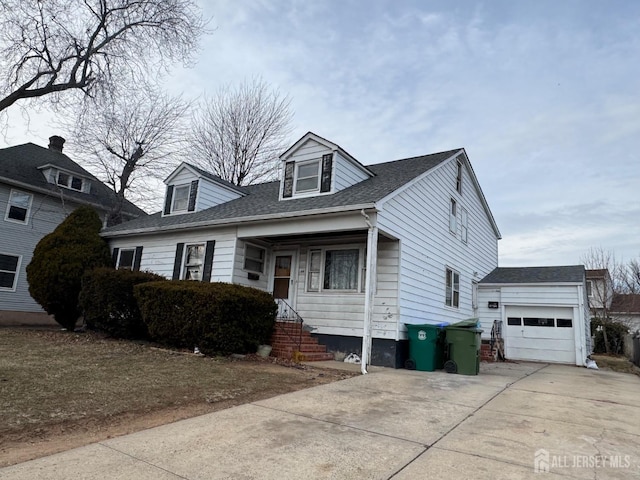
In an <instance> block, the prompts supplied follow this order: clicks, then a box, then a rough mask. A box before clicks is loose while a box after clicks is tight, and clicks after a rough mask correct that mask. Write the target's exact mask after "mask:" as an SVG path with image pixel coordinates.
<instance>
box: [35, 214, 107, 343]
mask: <svg viewBox="0 0 640 480" xmlns="http://www.w3.org/2000/svg"><path fill="white" fill-rule="evenodd" d="M101 229H102V221H101V220H100V217H99V216H98V214H97V213H96V211H95V210H93V209H92V208H90V207H79V208H77V209H76V210H74V211H73V212H71V214H70V215H69V216H68V217H67V218H66V219H65V220H64V221H63V222H62V223H61V224H60V225H58V226H57V227H56V229H55V230H54V231H53V232H51V233H50V234H48V235H46V236H44V237H42V239H41V240H40V241H39V242H38V244H37V245H36V248H35V250H34V251H33V258H32V259H31V263H29V265H27V282H28V283H29V293H30V294H31V296H32V297H33V298H34V300H35V301H36V302H38V303H39V304H40V305H42V308H44V310H45V311H46V312H47V313H48V314H50V315H53V318H54V319H55V320H56V322H58V323H59V324H60V325H62V326H63V327H64V328H66V329H67V330H69V331H73V330H74V329H75V326H76V322H77V320H78V318H79V317H80V314H81V311H80V308H79V306H78V296H79V295H80V288H81V285H82V276H83V275H84V273H85V272H86V271H88V270H91V269H93V268H96V267H106V266H108V265H110V264H111V256H110V254H109V247H108V246H107V243H106V242H105V241H104V240H103V239H102V238H101V237H100V235H99V233H100V230H101Z"/></svg>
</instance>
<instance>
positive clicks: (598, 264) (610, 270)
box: [581, 247, 621, 353]
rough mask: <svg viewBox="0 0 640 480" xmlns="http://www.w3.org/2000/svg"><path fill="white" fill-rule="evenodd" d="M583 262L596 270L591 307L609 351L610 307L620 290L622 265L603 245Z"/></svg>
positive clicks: (590, 300) (590, 268)
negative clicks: (600, 326) (608, 326)
mask: <svg viewBox="0 0 640 480" xmlns="http://www.w3.org/2000/svg"><path fill="white" fill-rule="evenodd" d="M581 260H582V263H583V264H584V266H585V268H586V269H587V270H594V271H596V272H595V273H596V276H595V277H594V278H592V279H591V280H588V281H590V282H591V295H590V297H589V309H590V311H591V315H592V316H593V318H595V319H597V320H599V321H600V323H601V325H602V335H603V337H604V345H605V350H606V353H609V339H608V336H607V324H609V323H610V322H611V316H610V309H611V302H612V301H613V296H614V294H615V293H617V292H618V291H619V286H620V282H619V279H620V272H621V266H620V264H619V263H618V262H617V261H616V257H615V254H614V253H613V252H611V251H609V250H605V249H604V248H602V247H592V248H590V249H589V251H588V252H587V253H586V254H585V255H583V256H582V258H581Z"/></svg>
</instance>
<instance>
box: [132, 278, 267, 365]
mask: <svg viewBox="0 0 640 480" xmlns="http://www.w3.org/2000/svg"><path fill="white" fill-rule="evenodd" d="M134 295H135V297H136V299H137V300H138V306H139V308H140V312H141V314H142V319H143V320H144V322H145V323H146V325H147V327H148V329H149V335H150V337H151V338H152V339H153V340H155V341H157V342H159V343H162V344H165V345H168V346H171V347H178V348H189V349H192V348H194V347H198V348H199V349H200V351H201V352H202V353H205V354H207V355H228V354H231V353H253V352H255V351H256V348H257V347H258V345H261V344H265V343H268V342H269V339H270V338H271V334H272V333H273V327H274V323H275V316H276V304H275V302H274V301H273V297H272V296H271V295H270V294H268V293H266V292H263V291H262V290H257V289H255V288H251V287H244V286H242V285H233V284H229V283H202V282H193V281H185V280H183V281H170V282H157V283H156V282H153V283H145V284H143V285H136V286H135V287H134Z"/></svg>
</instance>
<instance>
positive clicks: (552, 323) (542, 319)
mask: <svg viewBox="0 0 640 480" xmlns="http://www.w3.org/2000/svg"><path fill="white" fill-rule="evenodd" d="M506 313H507V322H506V323H507V324H506V335H505V340H504V343H505V350H506V351H505V354H506V357H507V359H509V360H535V361H541V362H559V363H571V364H575V362H576V349H575V334H574V328H575V325H574V323H575V319H574V318H573V309H572V308H559V307H511V306H509V307H506Z"/></svg>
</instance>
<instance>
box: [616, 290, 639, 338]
mask: <svg viewBox="0 0 640 480" xmlns="http://www.w3.org/2000/svg"><path fill="white" fill-rule="evenodd" d="M609 315H610V317H611V319H612V320H615V321H617V322H620V323H623V324H624V325H626V326H627V327H629V330H630V331H631V333H635V332H637V331H640V294H637V293H614V294H613V300H612V301H611V307H610V308H609Z"/></svg>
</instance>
